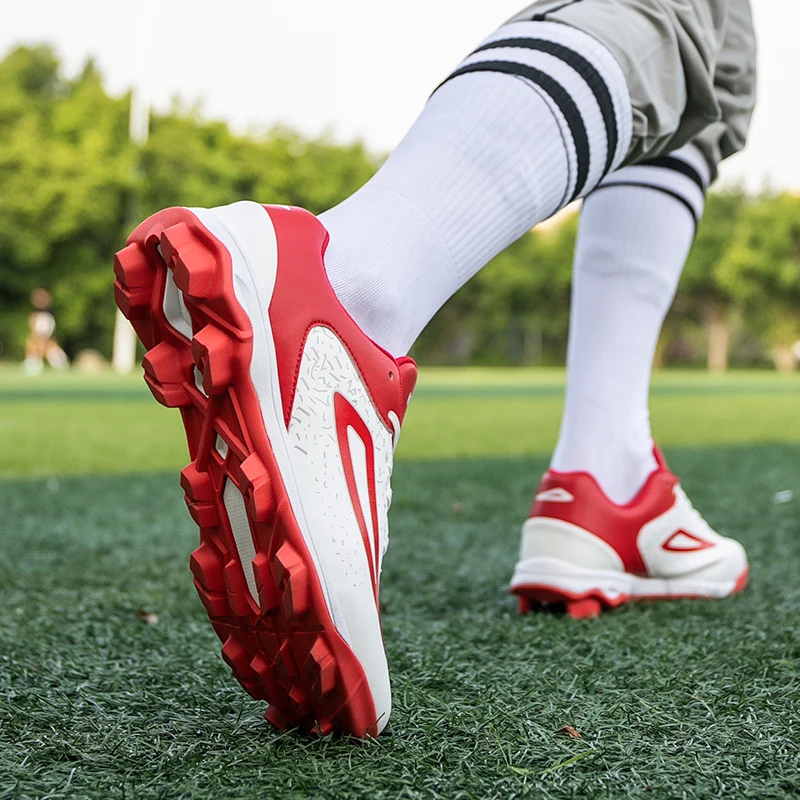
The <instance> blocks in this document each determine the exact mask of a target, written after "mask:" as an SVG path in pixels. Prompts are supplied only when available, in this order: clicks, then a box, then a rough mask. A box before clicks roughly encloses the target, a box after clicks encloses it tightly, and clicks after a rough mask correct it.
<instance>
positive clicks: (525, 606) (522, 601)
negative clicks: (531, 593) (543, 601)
mask: <svg viewBox="0 0 800 800" xmlns="http://www.w3.org/2000/svg"><path fill="white" fill-rule="evenodd" d="M533 608H534V603H533V601H532V600H531V599H530V597H526V596H525V595H524V594H521V595H520V596H519V613H520V614H530V612H531V611H533Z"/></svg>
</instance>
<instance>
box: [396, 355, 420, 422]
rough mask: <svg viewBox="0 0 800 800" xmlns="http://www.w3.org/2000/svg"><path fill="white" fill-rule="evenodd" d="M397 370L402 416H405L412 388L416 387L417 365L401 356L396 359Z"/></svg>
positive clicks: (411, 359)
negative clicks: (398, 372) (398, 373)
mask: <svg viewBox="0 0 800 800" xmlns="http://www.w3.org/2000/svg"><path fill="white" fill-rule="evenodd" d="M397 368H398V369H399V370H400V391H401V392H402V397H403V416H405V413H406V409H407V408H408V403H409V401H410V400H411V395H412V393H413V392H414V387H415V386H416V385H417V365H416V364H415V363H414V359H413V358H409V357H408V356H401V357H400V358H398V359H397ZM401 422H402V419H401Z"/></svg>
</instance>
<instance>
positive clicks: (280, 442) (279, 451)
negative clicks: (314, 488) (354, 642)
mask: <svg viewBox="0 0 800 800" xmlns="http://www.w3.org/2000/svg"><path fill="white" fill-rule="evenodd" d="M189 210H190V211H191V212H192V213H193V214H194V215H195V216H196V217H197V218H198V220H199V221H200V222H201V223H202V225H203V226H204V227H205V228H206V229H207V230H208V231H209V233H211V234H212V235H213V236H214V237H215V238H216V239H217V240H218V241H219V242H220V243H221V244H222V245H223V246H224V247H225V248H226V249H227V250H228V252H229V253H230V256H231V263H232V265H233V289H234V293H235V295H236V299H237V301H238V302H239V305H240V306H241V307H242V308H243V309H244V311H245V313H246V314H247V316H248V317H249V319H250V324H251V326H252V329H253V356H252V361H251V363H250V379H251V381H252V383H253V387H254V389H255V391H256V394H257V396H258V399H259V405H260V407H261V416H262V418H263V421H264V427H265V428H266V431H267V436H268V437H269V442H270V445H271V447H272V451H273V454H274V456H275V460H276V461H277V464H278V468H279V470H280V472H281V478H282V479H283V484H284V488H285V489H286V494H287V495H288V497H289V502H290V503H291V506H292V511H293V513H294V515H295V518H296V520H297V524H298V526H299V528H300V532H301V533H302V535H303V539H304V541H305V544H306V547H307V548H308V551H309V553H310V555H311V559H312V561H313V562H314V568H315V570H316V573H317V575H318V577H319V581H320V584H321V586H322V593H323V596H324V598H325V603H326V605H327V608H328V612H329V613H330V616H331V619H332V620H333V623H334V625H335V626H336V628H337V630H338V631H339V633H340V634H341V635H342V637H343V638H344V640H345V641H346V642H347V643H348V645H349V644H350V636H349V632H348V629H347V622H346V620H345V617H344V614H343V613H342V611H341V609H340V607H339V604H338V602H337V600H336V595H335V593H333V592H331V591H330V588H329V587H328V585H327V584H326V581H325V571H324V569H323V568H322V563H321V559H320V557H319V554H318V553H317V551H316V549H315V547H314V541H313V538H312V536H311V533H310V526H309V522H308V519H307V515H306V512H305V509H304V507H303V501H302V494H301V492H300V489H299V487H298V485H297V482H296V479H295V475H294V471H293V469H292V460H291V457H290V454H289V453H290V444H289V435H288V432H287V430H286V424H285V422H284V418H283V399H282V397H281V390H280V381H279V379H278V367H277V357H276V354H275V342H274V340H273V337H272V328H271V325H270V322H269V316H268V312H269V306H270V302H271V301H272V294H273V291H274V289H275V280H276V277H277V271H278V251H277V240H276V234H275V229H274V227H273V225H272V220H271V219H270V217H269V214H268V213H267V211H266V210H265V209H264V207H263V206H261V205H259V204H258V203H253V202H248V201H243V202H240V203H234V204H233V205H230V206H224V207H222V208H217V209H213V210H212V209H206V208H190V209H189ZM248 217H249V218H250V219H249V220H248ZM226 222H227V223H229V224H231V225H232V226H235V230H236V235H235V236H234V234H233V233H232V232H231V230H230V229H229V227H228V225H227V224H226ZM242 566H243V567H245V565H244V564H243V565H242ZM245 568H246V567H245Z"/></svg>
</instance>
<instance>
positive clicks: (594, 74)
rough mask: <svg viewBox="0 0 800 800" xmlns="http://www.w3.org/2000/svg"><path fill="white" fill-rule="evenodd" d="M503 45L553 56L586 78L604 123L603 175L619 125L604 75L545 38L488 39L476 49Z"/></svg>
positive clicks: (614, 152) (609, 164)
mask: <svg viewBox="0 0 800 800" xmlns="http://www.w3.org/2000/svg"><path fill="white" fill-rule="evenodd" d="M502 47H519V48H524V49H526V50H537V51H539V52H542V53H547V54H548V55H551V56H555V57H556V58H558V59H560V60H561V61H563V62H564V63H565V64H566V65H567V66H569V67H572V69H574V70H575V71H576V72H577V73H578V74H579V75H580V76H581V77H582V78H583V80H584V81H586V84H587V86H588V87H589V88H590V89H591V90H592V94H594V96H595V99H596V100H597V105H598V106H599V107H600V114H601V115H602V117H603V123H604V124H605V126H606V141H607V142H608V152H607V154H606V165H605V167H604V168H603V175H606V174H607V173H608V172H609V171H610V170H611V165H612V163H613V162H614V156H615V155H616V153H617V145H618V143H619V125H618V123H617V115H616V112H615V111H614V101H613V100H612V99H611V92H610V91H609V89H608V84H607V83H606V82H605V81H604V80H603V76H602V75H601V74H600V72H599V71H598V70H597V69H596V68H595V66H594V65H593V64H592V62H591V61H589V60H588V59H586V58H584V57H583V56H582V55H581V54H580V53H577V52H575V50H572V49H570V48H569V47H565V46H564V45H562V44H557V43H556V42H550V41H547V40H546V39H526V38H515V39H499V40H498V41H496V42H489V44H485V45H483V46H482V47H479V48H478V49H477V50H476V51H475V52H476V53H480V52H483V51H484V50H495V49H498V48H502Z"/></svg>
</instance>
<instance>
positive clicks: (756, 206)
mask: <svg viewBox="0 0 800 800" xmlns="http://www.w3.org/2000/svg"><path fill="white" fill-rule="evenodd" d="M715 272H716V278H717V280H718V281H719V283H720V285H722V286H724V287H725V290H726V291H727V292H728V294H729V295H730V296H731V297H732V298H734V299H735V300H736V301H737V302H738V303H740V304H741V306H742V307H743V309H744V311H745V313H746V315H747V317H748V318H749V320H750V321H751V324H752V325H753V326H754V327H755V328H756V330H757V331H758V332H759V333H760V334H761V335H762V336H763V337H764V338H765V340H766V342H767V343H768V345H769V347H770V349H771V352H772V356H773V360H774V362H775V366H776V367H777V368H778V369H782V370H788V369H793V368H794V364H795V359H794V357H793V356H792V352H791V347H792V345H793V344H794V342H796V341H797V340H798V339H800V318H799V317H798V309H800V197H797V196H794V195H789V194H780V195H778V196H776V197H771V196H765V197H761V198H758V199H757V200H755V201H753V202H751V203H748V204H747V206H746V207H745V208H744V210H743V212H742V214H741V216H740V219H739V222H738V225H737V228H736V232H735V235H734V237H733V240H732V243H731V245H730V247H729V248H727V250H726V251H725V254H724V256H723V257H722V258H721V259H720V261H719V262H717V264H716V267H715Z"/></svg>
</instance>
